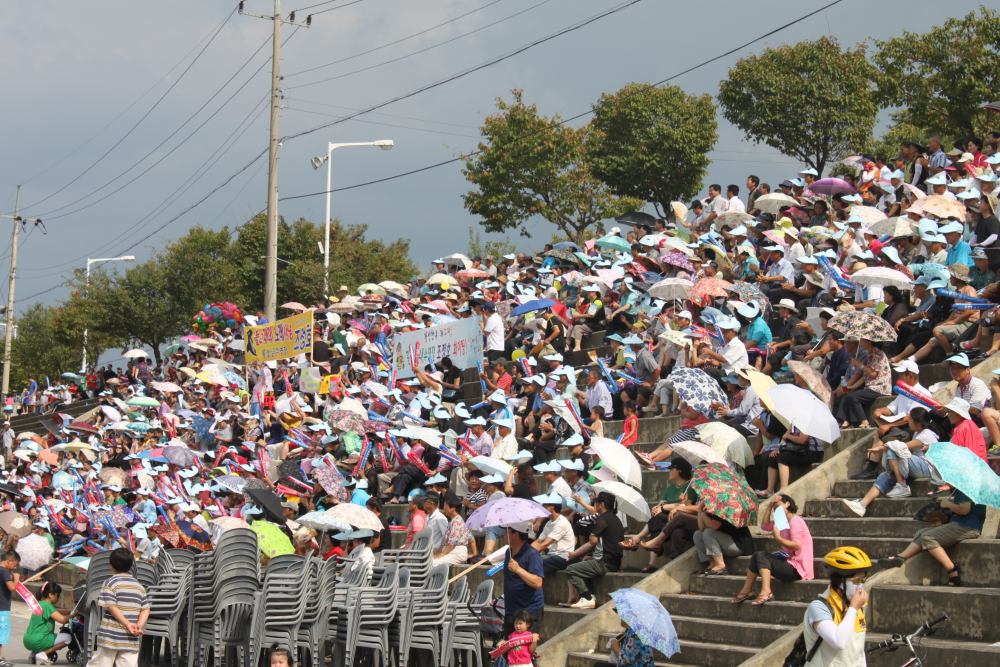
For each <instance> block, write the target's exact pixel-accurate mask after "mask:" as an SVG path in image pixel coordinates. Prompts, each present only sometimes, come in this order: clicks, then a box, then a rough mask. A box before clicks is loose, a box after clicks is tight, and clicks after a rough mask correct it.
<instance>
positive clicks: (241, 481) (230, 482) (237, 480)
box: [212, 475, 247, 493]
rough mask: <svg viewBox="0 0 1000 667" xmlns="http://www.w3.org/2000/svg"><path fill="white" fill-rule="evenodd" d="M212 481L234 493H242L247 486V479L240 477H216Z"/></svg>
mask: <svg viewBox="0 0 1000 667" xmlns="http://www.w3.org/2000/svg"><path fill="white" fill-rule="evenodd" d="M212 481H213V482H215V483H216V484H218V485H219V486H222V487H225V488H226V489H229V490H230V491H232V492H233V493H242V492H243V487H244V486H246V484H247V479H246V478H245V477H240V476H239V475H223V476H221V477H216V478H215V479H213V480H212Z"/></svg>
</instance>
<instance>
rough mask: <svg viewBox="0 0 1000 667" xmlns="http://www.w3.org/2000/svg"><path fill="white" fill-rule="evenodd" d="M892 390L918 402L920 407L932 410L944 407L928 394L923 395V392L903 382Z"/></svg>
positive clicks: (897, 383) (899, 382)
mask: <svg viewBox="0 0 1000 667" xmlns="http://www.w3.org/2000/svg"><path fill="white" fill-rule="evenodd" d="M892 390H893V391H894V392H895V393H897V394H899V395H901V396H904V397H906V398H908V399H910V400H911V401H916V402H917V403H919V404H920V405H922V406H924V407H925V408H928V409H930V410H940V409H941V408H943V407H944V406H943V405H941V404H940V403H938V402H937V401H936V400H934V399H933V398H932V397H930V396H927V395H926V394H923V393H921V392H918V391H917V390H916V389H915V388H914V387H911V386H910V385H908V384H906V383H905V382H903V381H902V380H899V381H898V382H896V386H894V387H893V388H892Z"/></svg>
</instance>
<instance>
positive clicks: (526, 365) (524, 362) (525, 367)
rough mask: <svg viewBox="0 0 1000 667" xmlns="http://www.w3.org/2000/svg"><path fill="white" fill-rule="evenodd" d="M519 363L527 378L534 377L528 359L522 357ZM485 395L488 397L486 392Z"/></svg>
mask: <svg viewBox="0 0 1000 667" xmlns="http://www.w3.org/2000/svg"><path fill="white" fill-rule="evenodd" d="M517 361H518V363H520V364H521V369H522V370H523V371H524V374H525V375H526V376H527V377H529V378H530V377H531V376H532V375H534V373H532V372H531V364H529V363H528V358H527V357H521V358H520V359H518V360H517ZM480 379H482V378H480ZM483 395H484V396H485V395H486V392H485V391H484V392H483Z"/></svg>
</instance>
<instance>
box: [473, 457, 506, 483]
mask: <svg viewBox="0 0 1000 667" xmlns="http://www.w3.org/2000/svg"><path fill="white" fill-rule="evenodd" d="M469 463H471V464H472V465H474V466H476V467H477V468H479V469H480V470H482V471H483V472H485V473H489V474H491V475H500V476H501V477H503V478H505V479H506V477H507V475H509V474H510V471H511V470H513V467H512V466H511V465H510V464H509V463H505V462H503V461H501V460H500V459H495V458H493V457H492V456H474V457H472V458H471V459H469Z"/></svg>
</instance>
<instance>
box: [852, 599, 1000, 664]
mask: <svg viewBox="0 0 1000 667" xmlns="http://www.w3.org/2000/svg"><path fill="white" fill-rule="evenodd" d="M868 604H869V609H870V615H871V629H872V631H874V632H883V633H887V634H895V633H904V634H909V633H911V632H913V631H914V630H915V629H917V628H918V627H919V626H920V624H921V623H924V622H926V621H927V620H928V619H931V618H937V617H938V616H940V615H941V613H942V612H948V616H949V620H948V622H947V623H945V624H944V625H942V626H940V629H939V630H938V631H937V633H936V634H935V635H934V636H935V638H940V639H963V640H970V641H979V642H987V643H991V642H996V641H1000V623H997V619H998V618H1000V589H997V588H965V587H960V588H951V587H948V586H877V587H875V588H874V589H872V593H871V598H870V600H869V603H868ZM994 664H996V663H994Z"/></svg>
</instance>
